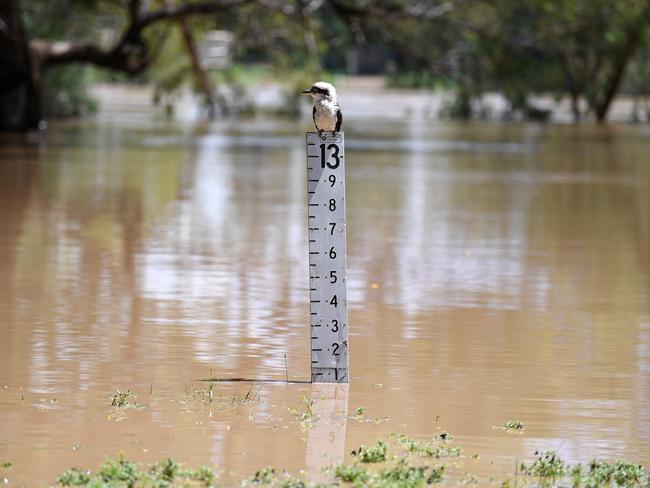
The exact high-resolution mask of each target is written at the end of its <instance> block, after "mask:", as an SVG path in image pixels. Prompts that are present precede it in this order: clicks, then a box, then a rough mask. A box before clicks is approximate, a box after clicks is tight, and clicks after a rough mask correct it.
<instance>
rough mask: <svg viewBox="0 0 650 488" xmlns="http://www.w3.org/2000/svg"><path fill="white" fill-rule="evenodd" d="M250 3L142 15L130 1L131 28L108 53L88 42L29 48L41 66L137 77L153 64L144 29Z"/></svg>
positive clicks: (241, 0)
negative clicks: (76, 66) (86, 67)
mask: <svg viewBox="0 0 650 488" xmlns="http://www.w3.org/2000/svg"><path fill="white" fill-rule="evenodd" d="M251 1H253V0H204V1H201V2H196V3H190V4H184V5H177V6H165V7H161V8H158V9H156V10H152V11H145V12H142V11H141V7H140V6H141V2H140V0H130V1H129V4H128V9H129V19H130V24H129V26H128V27H127V28H126V29H125V31H124V32H123V33H122V36H121V37H120V39H119V41H118V42H117V43H116V44H115V45H114V46H113V47H111V48H109V49H102V48H100V47H98V46H96V45H95V44H93V43H89V42H50V41H43V40H39V39H37V40H33V41H32V42H31V43H30V48H31V51H32V54H33V55H34V57H35V59H37V60H38V61H39V62H40V63H41V64H44V65H48V64H62V63H73V62H79V63H90V64H94V65H96V66H101V67H104V68H109V69H113V70H116V71H121V72H123V73H126V74H128V75H136V74H138V73H139V72H141V71H143V70H144V69H145V68H146V67H148V66H149V64H150V63H151V61H152V59H151V56H150V55H149V51H148V48H147V45H146V43H145V42H144V41H143V39H142V33H143V31H144V30H145V29H146V28H147V27H149V26H151V25H152V24H155V23H157V22H161V21H164V20H168V19H183V18H185V17H187V16H192V15H205V14H210V13H215V12H222V11H224V10H229V9H232V8H235V7H239V6H242V5H244V4H246V3H250V2H251Z"/></svg>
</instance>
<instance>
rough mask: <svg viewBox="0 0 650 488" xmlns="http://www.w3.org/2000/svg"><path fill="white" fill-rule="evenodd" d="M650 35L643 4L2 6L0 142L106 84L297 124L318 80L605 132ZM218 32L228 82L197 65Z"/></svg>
mask: <svg viewBox="0 0 650 488" xmlns="http://www.w3.org/2000/svg"><path fill="white" fill-rule="evenodd" d="M649 25H650V0H552V1H551V0H527V1H525V2H523V1H521V0H449V1H444V0H434V1H431V0H377V1H373V0H193V1H190V0H185V1H181V0H119V1H109V0H50V1H48V2H42V1H39V0H3V2H2V3H1V4H0V129H16V128H17V129H24V128H31V127H37V126H38V124H39V122H40V121H41V120H42V119H43V117H47V116H80V115H81V116H83V115H84V114H87V113H90V112H92V111H93V109H94V104H93V102H92V99H91V98H90V97H89V96H88V95H87V94H86V93H85V87H87V86H88V84H90V83H92V82H96V81H98V80H105V79H109V80H120V81H125V80H127V79H129V80H133V82H137V83H149V84H153V85H154V86H155V99H156V100H157V101H159V102H161V103H165V101H166V100H169V99H170V98H172V97H173V96H174V94H175V93H176V92H177V91H178V90H179V88H181V87H183V86H187V85H190V86H192V88H193V89H194V90H195V91H196V92H197V93H200V94H201V97H202V100H203V102H204V106H205V113H206V115H207V116H208V117H213V116H215V115H217V114H221V115H225V114H227V113H228V112H229V111H230V110H231V109H233V108H235V109H237V110H240V111H241V110H246V103H245V101H244V96H243V94H244V90H243V89H242V88H241V86H242V84H244V83H246V82H247V81H255V82H258V83H266V82H269V83H270V82H273V83H276V84H281V85H283V86H285V92H286V93H287V100H286V103H284V104H283V108H284V111H285V112H287V113H296V112H297V111H298V108H299V105H298V97H297V95H289V94H295V93H297V91H298V90H297V89H298V88H302V87H304V86H305V85H307V84H309V83H310V82H311V81H313V80H314V79H316V78H318V77H322V76H323V75H325V74H326V73H327V74H332V73H342V74H343V73H345V74H352V75H354V74H378V75H384V76H387V77H388V80H389V83H391V84H392V85H393V86H398V87H421V88H441V89H445V90H451V91H452V92H453V93H454V97H455V98H454V100H455V101H454V103H453V104H452V105H451V106H450V107H449V109H448V113H449V115H451V116H455V117H465V118H469V117H476V116H481V115H482V108H481V105H480V103H478V101H479V100H480V99H481V97H482V96H483V95H484V94H485V93H487V92H496V93H500V94H502V95H503V97H504V98H505V100H507V102H508V105H509V109H508V111H507V112H506V116H508V117H516V118H531V119H542V120H543V119H545V118H547V117H548V113H547V112H545V111H544V110H542V109H540V108H539V107H536V106H535V104H534V102H533V100H534V98H533V96H534V95H538V94H545V95H548V94H551V95H554V96H555V97H556V98H558V99H561V98H564V97H566V98H567V99H568V100H569V101H570V104H571V110H572V114H573V118H574V120H575V121H576V122H577V121H580V120H583V119H585V118H588V117H590V118H594V119H596V120H597V121H599V122H604V121H605V120H606V118H607V115H608V113H609V110H610V107H611V104H612V101H613V100H614V98H615V96H616V95H617V94H618V93H620V92H621V90H625V91H626V92H627V93H630V94H633V95H635V96H637V97H640V96H643V95H646V94H647V93H646V91H647V88H646V87H648V86H650V83H648V82H649V81H650V80H649V79H648V76H649V75H650V73H648V71H649V70H648V68H647V59H648V52H650V48H649V42H648V35H647V34H648V26H649ZM214 30H221V31H228V32H230V33H231V34H232V38H233V53H232V59H233V64H232V66H231V67H230V68H229V69H226V70H220V71H211V70H208V69H206V67H205V66H203V65H202V60H201V56H200V52H199V50H200V49H199V48H200V43H201V41H202V40H203V39H204V37H205V36H206V35H207V33H208V32H210V31H214ZM260 66H263V67H264V68H263V69H260Z"/></svg>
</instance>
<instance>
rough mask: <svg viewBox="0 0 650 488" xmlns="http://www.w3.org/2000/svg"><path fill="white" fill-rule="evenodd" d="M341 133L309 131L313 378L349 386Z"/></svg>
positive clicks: (310, 302) (310, 303)
mask: <svg viewBox="0 0 650 488" xmlns="http://www.w3.org/2000/svg"><path fill="white" fill-rule="evenodd" d="M344 152H345V151H344V133H343V132H334V133H323V135H322V136H321V135H320V134H319V133H318V132H308V133H307V200H308V202H309V207H308V219H307V220H308V227H309V233H308V235H309V312H310V331H311V334H310V336H311V379H312V382H314V383H348V381H349V379H348V302H347V289H346V288H347V276H346V274H347V269H346V249H345V247H346V246H345V159H344Z"/></svg>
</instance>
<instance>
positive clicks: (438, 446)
mask: <svg viewBox="0 0 650 488" xmlns="http://www.w3.org/2000/svg"><path fill="white" fill-rule="evenodd" d="M444 434H446V435H445V439H453V437H451V436H450V435H449V434H447V433H446V432H445V433H444ZM440 438H441V437H440V435H437V436H436V437H435V440H438V439H440ZM435 440H434V442H420V441H416V440H414V439H411V438H409V437H407V436H405V435H399V436H398V437H397V441H398V442H399V444H400V446H401V447H402V448H403V449H405V450H406V451H408V452H409V453H413V454H417V455H418V456H426V457H434V458H436V459H440V458H447V457H458V456H460V452H461V449H460V447H453V446H448V445H446V443H440V442H435Z"/></svg>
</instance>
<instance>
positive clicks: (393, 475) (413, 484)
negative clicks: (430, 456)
mask: <svg viewBox="0 0 650 488" xmlns="http://www.w3.org/2000/svg"><path fill="white" fill-rule="evenodd" d="M428 471H429V467H428V466H413V465H410V464H409V463H408V462H407V461H406V460H404V459H400V460H399V461H398V463H397V464H396V465H395V466H393V467H392V468H389V469H383V470H381V471H380V472H379V478H378V482H377V483H376V484H374V486H378V487H382V486H385V487H394V488H418V487H421V486H424V485H425V484H428V485H430V484H433V483H439V482H440V481H442V479H443V473H444V471H445V467H444V466H439V467H437V468H434V469H432V470H431V473H427V472H428Z"/></svg>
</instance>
